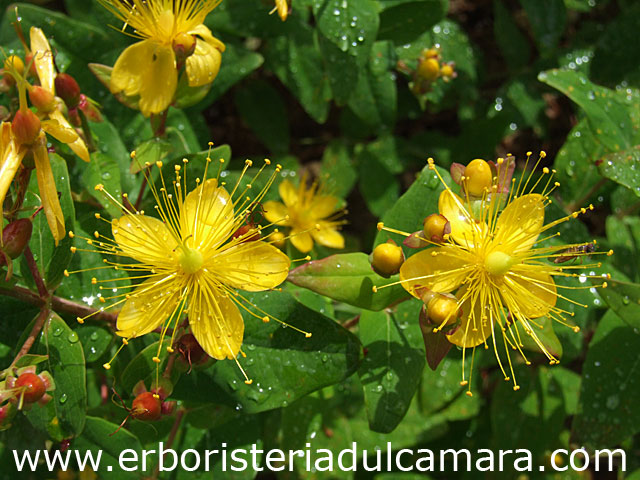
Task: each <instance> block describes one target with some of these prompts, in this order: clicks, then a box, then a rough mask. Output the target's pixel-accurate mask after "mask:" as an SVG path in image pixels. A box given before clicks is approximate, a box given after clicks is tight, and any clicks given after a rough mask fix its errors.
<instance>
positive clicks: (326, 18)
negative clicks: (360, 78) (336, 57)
mask: <svg viewBox="0 0 640 480" xmlns="http://www.w3.org/2000/svg"><path fill="white" fill-rule="evenodd" d="M313 13H314V15H315V17H316V23H317V27H318V30H319V31H320V33H322V35H323V36H324V37H325V38H327V39H328V40H329V41H330V42H331V43H333V44H334V45H336V46H337V47H338V48H339V49H340V50H341V51H343V52H346V53H348V54H349V55H352V56H354V57H357V58H358V57H359V58H363V59H365V58H366V57H367V56H368V55H369V52H370V50H371V45H372V44H373V42H374V40H375V39H376V34H377V32H378V24H379V18H378V12H377V8H376V4H375V2H373V1H372V0H349V1H348V2H344V1H342V0H314V2H313Z"/></svg>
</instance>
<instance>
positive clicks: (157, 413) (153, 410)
mask: <svg viewBox="0 0 640 480" xmlns="http://www.w3.org/2000/svg"><path fill="white" fill-rule="evenodd" d="M131 416H132V417H133V418H137V419H138V420H142V421H145V422H153V421H155V420H158V419H160V417H161V416H162V402H161V401H160V399H159V398H155V397H154V394H153V393H151V392H144V393H141V394H140V395H138V396H137V397H136V398H134V399H133V404H132V405H131Z"/></svg>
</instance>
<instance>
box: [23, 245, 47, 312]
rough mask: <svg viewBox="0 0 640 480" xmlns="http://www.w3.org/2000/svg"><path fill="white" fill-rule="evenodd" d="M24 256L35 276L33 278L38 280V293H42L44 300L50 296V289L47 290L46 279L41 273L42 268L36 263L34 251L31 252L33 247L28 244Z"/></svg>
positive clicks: (41, 296)
mask: <svg viewBox="0 0 640 480" xmlns="http://www.w3.org/2000/svg"><path fill="white" fill-rule="evenodd" d="M23 255H24V258H25V259H26V260H27V265H28V266H29V271H30V272H31V275H32V276H33V280H34V281H35V282H36V287H37V288H38V293H39V294H40V298H42V300H46V299H48V298H49V291H48V290H47V286H46V285H45V284H44V280H43V279H42V275H40V269H39V268H38V264H37V263H36V260H35V258H33V253H31V248H29V246H27V248H25V249H24V254H23Z"/></svg>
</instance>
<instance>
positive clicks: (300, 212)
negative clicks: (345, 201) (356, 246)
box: [264, 176, 344, 253]
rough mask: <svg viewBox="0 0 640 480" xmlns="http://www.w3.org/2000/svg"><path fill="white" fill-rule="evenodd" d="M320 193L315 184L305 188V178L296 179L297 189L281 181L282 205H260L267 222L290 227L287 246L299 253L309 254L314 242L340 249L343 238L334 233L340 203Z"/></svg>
mask: <svg viewBox="0 0 640 480" xmlns="http://www.w3.org/2000/svg"><path fill="white" fill-rule="evenodd" d="M320 190H321V189H320V188H319V186H318V184H317V183H313V184H312V185H310V186H309V185H307V179H306V176H303V178H301V179H300V185H299V186H298V188H296V187H294V186H293V184H292V183H291V182H290V181H289V180H283V181H282V182H281V183H280V185H279V188H278V191H279V192H280V198H282V201H283V202H284V204H282V203H280V202H275V201H268V202H265V204H264V216H265V217H266V218H267V220H269V221H270V222H273V223H275V224H277V225H282V226H285V227H291V233H290V240H291V243H292V244H293V246H294V247H296V248H297V249H298V250H300V251H301V252H302V253H307V252H310V251H311V249H312V248H313V242H314V241H316V242H318V243H319V244H320V245H324V246H325V247H329V248H344V238H343V236H342V235H341V234H340V232H338V226H339V225H341V224H343V223H344V222H343V221H339V220H336V218H338V217H340V216H341V215H342V214H343V211H342V210H341V209H340V206H339V203H340V200H339V199H338V198H337V197H334V196H333V195H328V194H324V193H322V192H321V191H320Z"/></svg>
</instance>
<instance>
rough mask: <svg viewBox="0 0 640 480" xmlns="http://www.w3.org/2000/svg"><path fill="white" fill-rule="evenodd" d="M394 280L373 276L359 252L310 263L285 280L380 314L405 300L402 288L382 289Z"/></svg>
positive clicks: (294, 271)
mask: <svg viewBox="0 0 640 480" xmlns="http://www.w3.org/2000/svg"><path fill="white" fill-rule="evenodd" d="M397 279H398V276H397V275H396V276H393V277H391V278H390V279H385V278H383V277H381V276H380V275H378V274H376V273H375V272H374V271H373V270H372V269H371V264H370V263H369V258H368V257H367V255H366V254H364V253H360V252H358V253H341V254H337V255H331V256H330V257H327V258H324V259H322V260H313V261H311V262H308V263H305V264H304V265H301V266H300V267H298V268H296V269H294V270H292V271H291V272H290V273H289V278H288V280H289V281H290V282H292V283H293V284H295V285H298V286H300V287H304V288H308V289H309V290H312V291H314V292H316V293H319V294H320V295H325V296H327V297H329V298H333V299H334V300H337V301H339V302H344V303H348V304H349V305H354V306H356V307H361V308H366V309H368V310H382V309H383V308H386V307H388V306H389V305H391V304H393V303H394V302H396V301H398V300H400V299H402V298H406V297H407V296H408V293H407V291H406V290H405V289H404V288H402V286H401V285H393V286H391V287H388V288H381V287H383V286H384V285H387V284H389V283H392V282H394V281H397ZM374 286H375V287H376V288H377V289H378V291H377V292H376V293H373V287H374Z"/></svg>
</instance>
